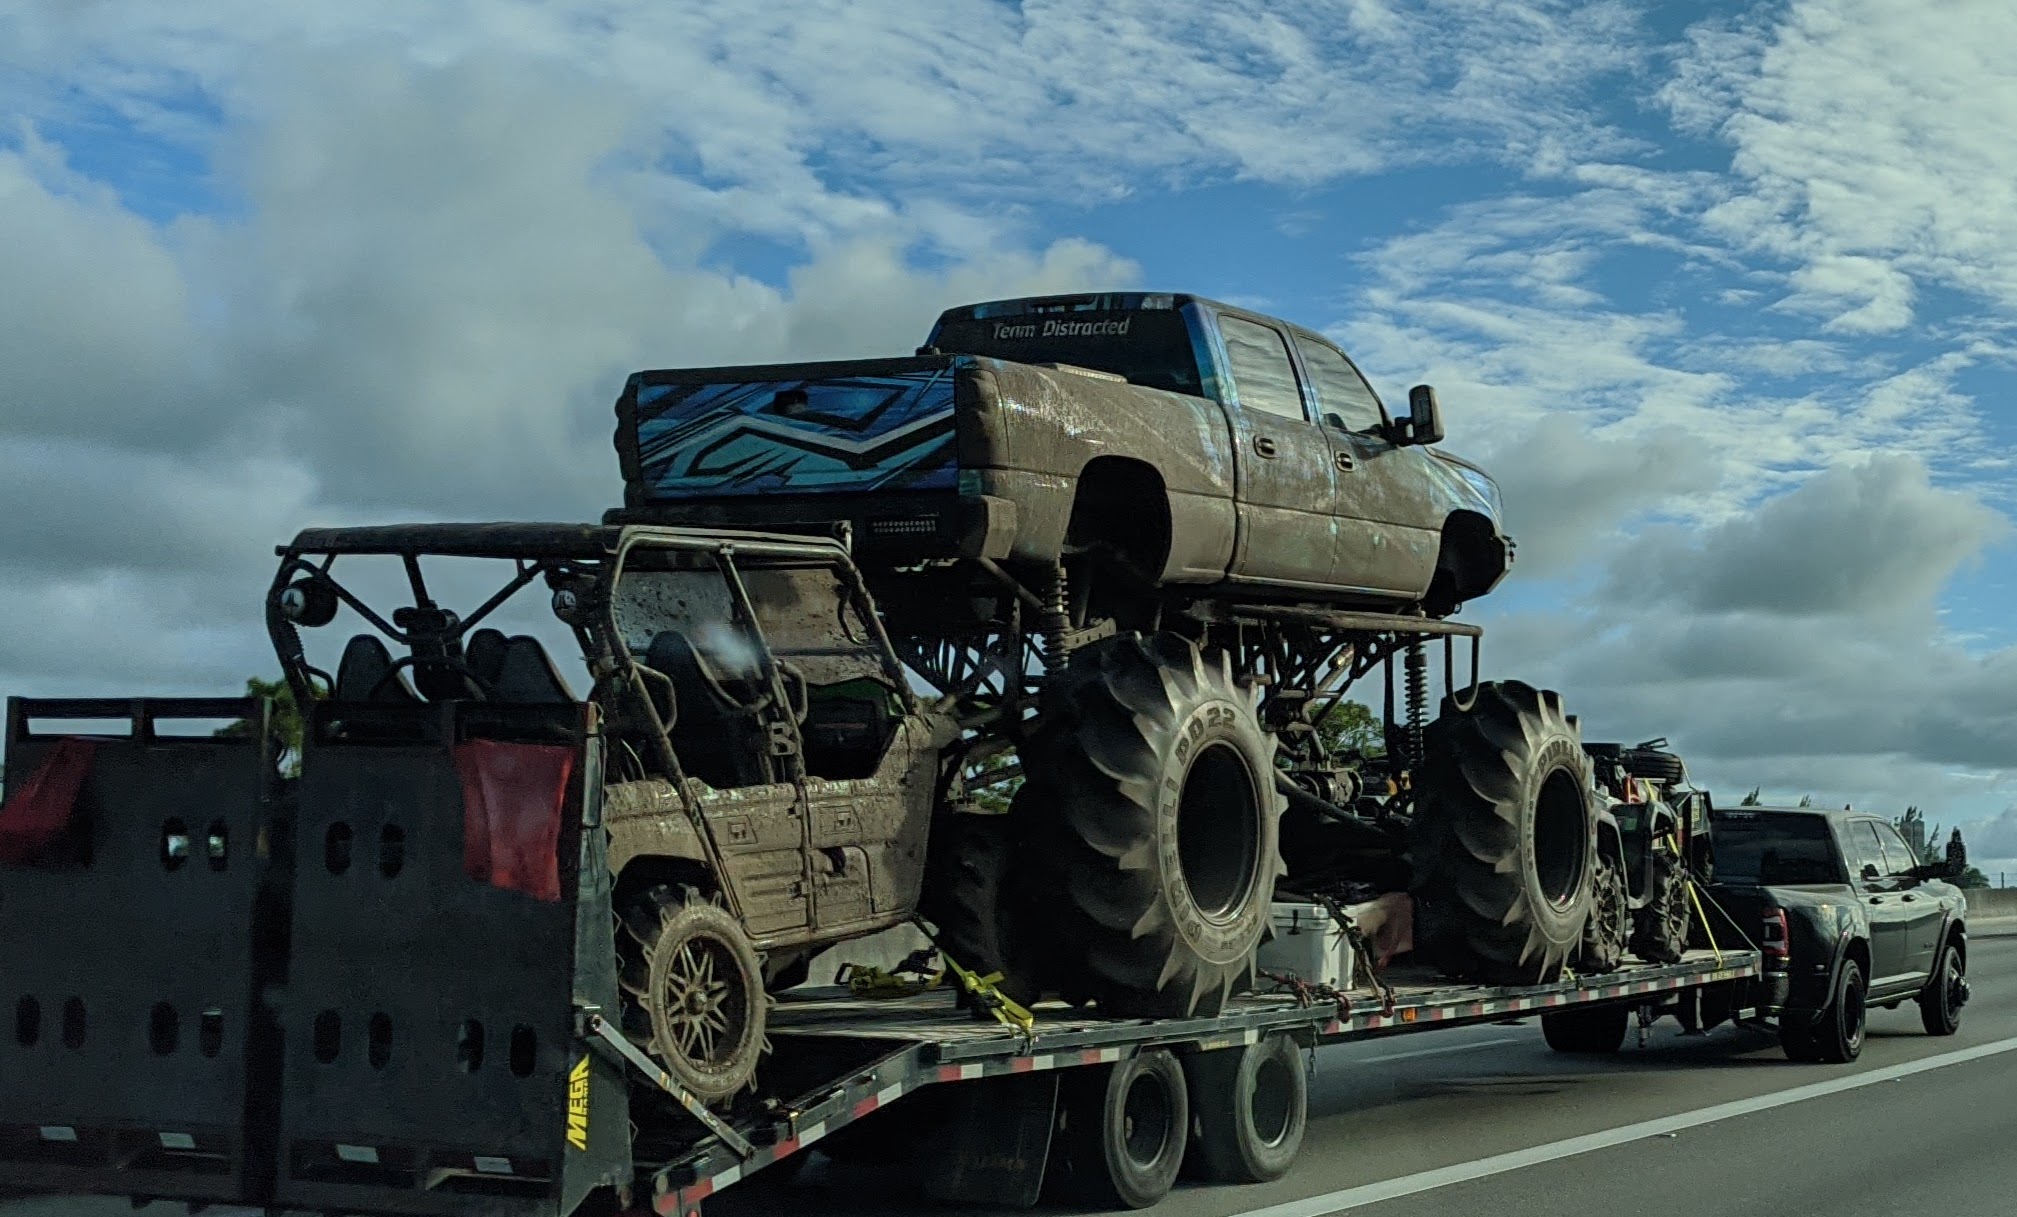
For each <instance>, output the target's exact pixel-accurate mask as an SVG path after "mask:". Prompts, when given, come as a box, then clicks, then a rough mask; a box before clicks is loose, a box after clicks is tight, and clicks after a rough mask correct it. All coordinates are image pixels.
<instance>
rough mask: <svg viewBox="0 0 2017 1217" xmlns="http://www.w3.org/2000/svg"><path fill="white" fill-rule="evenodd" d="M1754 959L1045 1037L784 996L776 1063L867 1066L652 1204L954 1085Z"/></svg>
mask: <svg viewBox="0 0 2017 1217" xmlns="http://www.w3.org/2000/svg"><path fill="white" fill-rule="evenodd" d="M1760 968H1761V962H1760V957H1759V955H1758V954H1757V953H1756V952H1751V951H1724V952H1721V953H1720V954H1717V953H1715V952H1711V951H1691V952H1689V953H1688V955H1687V956H1686V957H1685V958H1683V959H1682V960H1681V961H1680V962H1679V963H1674V964H1666V965H1643V966H1633V967H1628V968H1625V969H1623V970H1620V971H1618V972H1615V973H1610V974H1607V975H1605V976H1603V977H1598V978H1592V979H1587V980H1586V979H1581V978H1570V979H1565V980H1562V981H1558V982H1556V983H1554V984H1548V985H1535V986H1530V987H1521V988H1485V987H1480V986H1476V985H1456V984H1451V983H1449V982H1447V981H1438V980H1436V979H1433V978H1431V977H1430V976H1429V975H1428V974H1426V973H1409V972H1403V971H1399V970H1396V971H1395V972H1393V973H1392V974H1390V975H1389V976H1387V978H1386V979H1387V982H1388V985H1389V987H1390V989H1391V992H1392V994H1393V999H1394V1000H1393V1003H1392V1006H1391V1008H1388V1007H1387V1005H1386V1003H1385V1002H1384V1001H1383V1000H1382V999H1381V998H1380V996H1379V995H1378V994H1375V993H1372V992H1367V991H1355V992H1353V993H1350V994H1348V995H1346V998H1345V1000H1343V1001H1341V1002H1312V1003H1309V1004H1305V1002H1304V1001H1300V1000H1298V999H1297V998H1296V997H1295V996H1293V995H1289V994H1285V993H1269V994H1255V995H1249V996H1246V997H1241V998H1237V999H1235V1000H1234V1002H1233V1003H1232V1004H1231V1005H1230V1006H1229V1007H1228V1008H1227V1010H1226V1011H1225V1012H1224V1013H1222V1014H1220V1015H1219V1016H1217V1017H1214V1018H1194V1019H1091V1018H1084V1017H1073V1016H1071V1014H1070V1012H1069V1008H1068V1007H1065V1006H1063V1005H1061V1004H1048V1005H1042V1006H1038V1007H1036V1008H1035V1009H1034V1010H1033V1011H1032V1013H1034V1014H1035V1015H1036V1018H1037V1021H1036V1026H1035V1030H1034V1031H1033V1033H1031V1034H1029V1035H1024V1034H1023V1033H1022V1032H1021V1031H1020V1030H1019V1029H1013V1028H1009V1027H1005V1026H1003V1025H1001V1024H999V1023H996V1022H994V1021H991V1020H988V1021H983V1020H982V1019H979V1018H976V1017H975V1016H974V1015H973V1013H972V1012H970V1011H968V1010H964V1009H960V1008H958V1007H957V1006H956V1003H955V998H954V995H953V993H952V992H951V991H950V990H943V989H941V990H935V991H930V992H926V993H921V994H917V995H915V996H909V997H888V998H874V997H860V996H856V995H854V994H851V993H849V992H848V991H847V990H844V989H833V988H803V989H799V990H794V991H792V992H789V993H786V994H782V995H780V997H779V1000H778V1006H777V1009H776V1010H775V1011H774V1013H773V1016H772V1018H773V1021H772V1025H771V1026H772V1029H771V1038H772V1041H773V1044H774V1045H775V1046H776V1051H777V1054H778V1055H779V1056H780V1057H781V1058H785V1059H788V1058H789V1057H790V1056H791V1055H792V1053H793V1051H794V1050H795V1049H800V1050H808V1055H814V1056H822V1057H825V1058H826V1059H834V1058H836V1057H839V1056H841V1055H843V1053H845V1052H849V1051H851V1052H852V1053H853V1054H854V1058H855V1059H858V1060H860V1061H862V1065H861V1066H860V1068H858V1069H856V1070H853V1071H851V1072H849V1073H848V1074H847V1076H846V1077H845V1079H844V1080H840V1081H836V1082H833V1083H831V1084H828V1085H825V1086H821V1087H816V1088H813V1089H809V1090H807V1091H806V1092H805V1093H804V1094H803V1095H802V1096H801V1097H799V1098H798V1099H797V1100H795V1101H794V1102H792V1103H790V1104H788V1105H786V1107H785V1108H784V1109H783V1110H782V1111H781V1112H779V1113H778V1114H777V1116H776V1118H774V1119H772V1120H770V1121H769V1122H767V1123H761V1122H759V1123H754V1124H750V1123H744V1124H741V1125H739V1127H738V1129H737V1131H739V1132H740V1133H741V1134H742V1135H743V1136H745V1137H747V1138H748V1139H749V1140H750V1141H751V1142H752V1143H753V1145H754V1152H753V1153H752V1154H751V1155H750V1156H749V1157H748V1158H743V1157H740V1156H739V1155H738V1154H737V1153H736V1152H735V1151H734V1150H732V1149H731V1148H730V1147H729V1146H727V1145H726V1144H724V1143H723V1142H722V1141H721V1140H719V1139H718V1138H714V1137H708V1138H707V1139H705V1140H703V1141H700V1142H698V1143H696V1144H695V1145H693V1146H692V1148H691V1149H690V1150H689V1151H688V1152H686V1153H684V1154H682V1155H679V1156H677V1157H675V1158H673V1159H672V1160H670V1161H668V1162H665V1163H663V1164H661V1165H660V1166H659V1167H658V1168H657V1170H656V1171H655V1172H654V1184H655V1186H654V1191H655V1195H654V1196H653V1199H652V1207H653V1209H654V1210H655V1211H656V1212H657V1213H659V1214H660V1215H661V1217H697V1215H698V1214H699V1212H700V1205H701V1202H702V1201H704V1200H705V1199H707V1198H708V1197H709V1196H712V1195H714V1194H715V1193H717V1192H719V1191H721V1190H723V1189H724V1188H727V1187H730V1186H732V1185H733V1184H735V1183H737V1182H740V1181H741V1180H743V1179H745V1178H747V1177H749V1176H750V1175H753V1174H755V1173H756V1172H758V1171H760V1170H763V1169H764V1168H766V1167H768V1166H771V1165H773V1164H774V1163H777V1162H779V1161H781V1160H783V1159H785V1158H789V1157H791V1156H792V1155H794V1154H797V1153H799V1152H801V1151H803V1150H805V1149H807V1148H809V1147H810V1146H812V1145H813V1144H815V1143H816V1142H818V1141H820V1140H821V1139H823V1138H825V1137H828V1136H830V1135H832V1134H833V1133H835V1132H837V1131H838V1130H840V1129H841V1128H843V1127H846V1126H847V1125H849V1124H852V1123H854V1122H855V1121H857V1120H860V1119H863V1118H864V1117H866V1116H869V1115H872V1114H873V1113H875V1112H877V1111H879V1110H880V1109H882V1108H883V1107H886V1106H888V1105H889V1104H891V1103H894V1102H896V1101H897V1100H899V1099H901V1098H904V1097H905V1096H907V1095H910V1094H913V1093H915V1092H917V1091H920V1090H923V1089H924V1088H926V1087H928V1086H934V1085H938V1084H941V1083H947V1082H965V1081H973V1080H977V1079H981V1078H993V1077H1003V1076H1008V1075H1013V1074H1023V1073H1036V1072H1040V1071H1045V1070H1054V1069H1064V1068H1071V1067H1075V1066H1080V1065H1100V1064H1111V1063H1113V1062H1115V1061H1119V1060H1123V1059H1125V1058H1127V1057H1130V1056H1133V1055H1134V1054H1135V1053H1137V1052H1141V1051H1143V1050H1145V1049H1149V1048H1157V1047H1164V1048H1168V1047H1177V1048H1184V1049H1191V1050H1198V1051H1208V1050H1211V1049H1215V1048H1225V1047H1232V1046H1235V1045H1238V1044H1243V1043H1252V1042H1254V1041H1256V1040H1258V1039H1259V1038H1260V1037H1262V1036H1264V1035H1267V1034H1270V1033H1274V1032H1286V1033H1289V1034H1293V1035H1295V1036H1296V1037H1297V1038H1298V1040H1300V1041H1303V1042H1305V1043H1306V1045H1307V1046H1311V1047H1314V1046H1316V1045H1320V1044H1332V1043H1340V1042H1343V1041H1345V1040H1353V1039H1365V1038H1372V1037H1378V1036H1387V1035H1398V1034H1406V1033H1408V1032H1411V1031H1417V1030H1427V1029H1429V1028H1432V1027H1456V1026H1464V1025H1470V1024H1477V1023H1488V1022H1494V1021H1498V1020H1502V1019H1506V1018H1513V1017H1520V1016H1525V1015H1530V1014H1540V1013H1546V1012H1548V1011H1552V1010H1558V1009H1563V1008H1566V1007H1570V1006H1586V1005H1596V1004H1600V1003H1607V1002H1620V1001H1629V1000H1632V999H1635V998H1647V997H1657V996H1658V995H1660V994H1667V993H1679V992H1681V991H1684V990H1688V989H1696V988H1700V987H1703V986H1707V985H1712V984H1719V983H1725V982H1735V981H1743V980H1749V979H1751V978H1754V977H1756V976H1758V975H1759V973H1760Z"/></svg>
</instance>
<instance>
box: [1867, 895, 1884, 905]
mask: <svg viewBox="0 0 2017 1217" xmlns="http://www.w3.org/2000/svg"><path fill="white" fill-rule="evenodd" d="M1870 903H1872V904H1882V903H1884V897H1882V896H1872V897H1870Z"/></svg>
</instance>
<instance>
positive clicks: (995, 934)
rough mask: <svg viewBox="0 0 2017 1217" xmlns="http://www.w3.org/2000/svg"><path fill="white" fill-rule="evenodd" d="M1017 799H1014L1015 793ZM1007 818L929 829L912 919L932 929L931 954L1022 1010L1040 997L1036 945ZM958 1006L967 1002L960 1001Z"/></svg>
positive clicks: (1036, 929)
mask: <svg viewBox="0 0 2017 1217" xmlns="http://www.w3.org/2000/svg"><path fill="white" fill-rule="evenodd" d="M1018 794H1020V792H1018ZM1019 822H1020V817H1019V816H1017V815H1016V814H1015V812H1014V810H1012V811H1011V813H1010V814H1009V815H971V814H958V813H955V814H948V815H941V816H939V817H938V818H937V819H936V820H934V821H933V822H932V827H931V842H930V845H929V847H928V848H927V850H926V854H925V879H924V892H923V896H922V898H921V900H920V901H919V906H918V911H919V912H921V913H923V914H924V916H925V919H926V920H928V921H930V922H931V923H932V925H934V926H936V927H937V928H938V937H937V939H936V942H937V943H938V946H939V949H940V950H942V951H944V952H945V953H946V954H948V955H951V956H952V957H953V959H954V960H956V961H958V963H959V965H960V966H961V967H963V968H965V969H967V970H968V971H970V972H975V973H978V974H980V975H982V976H985V975H987V974H988V973H990V972H1000V973H1001V974H1002V979H1001V980H1000V981H998V982H996V987H997V988H999V989H1000V990H1001V991H1002V993H1003V994H1004V995H1005V996H1007V997H1008V998H1009V999H1010V1000H1011V1001H1014V1002H1016V1003H1018V1004H1020V1005H1024V1006H1027V1005H1029V1004H1030V1003H1031V1002H1033V1001H1035V1000H1037V998H1038V996H1039V995H1040V994H1041V992H1042V990H1043V982H1044V976H1043V966H1042V965H1043V958H1044V940H1045V939H1046V938H1047V937H1048V935H1047V934H1046V933H1045V931H1044V928H1043V926H1042V924H1041V922H1040V921H1039V913H1038V906H1037V901H1036V896H1035V893H1034V892H1033V891H1032V890H1031V884H1030V882H1029V873H1028V868H1027V864H1026V863H1025V861H1024V860H1023V859H1022V858H1020V857H1019V856H1018V851H1017V849H1016V843H1015V836H1014V832H1013V829H1015V828H1016V827H1017V826H1018V824H1019ZM961 1000H962V1001H963V1002H964V1001H968V1000H969V999H968V998H967V996H966V994H965V993H964V992H962V993H961Z"/></svg>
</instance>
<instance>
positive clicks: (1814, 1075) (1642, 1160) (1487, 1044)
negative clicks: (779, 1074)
mask: <svg viewBox="0 0 2017 1217" xmlns="http://www.w3.org/2000/svg"><path fill="white" fill-rule="evenodd" d="M1971 954H1972V958H1971V960H1970V967H1969V972H1970V976H1971V981H1972V984H1973V987H1974V996H1973V1000H1971V1001H1970V1003H1969V1005H1968V1007H1967V1009H1966V1010H1965V1011H1964V1013H1963V1020H1962V1028H1961V1031H1960V1033H1959V1034H1958V1035H1955V1036H1953V1037H1950V1038H1943V1039H1935V1038H1932V1037H1929V1036H1927V1035H1926V1034H1924V1032H1923V1031H1921V1029H1920V1027H1919V1016H1918V1012H1917V1010H1916V1009H1915V1008H1914V1007H1913V1006H1912V1005H1910V1004H1909V1003H1908V1004H1906V1005H1904V1006H1901V1007H1900V1008H1899V1009H1897V1010H1894V1011H1883V1010H1874V1011H1872V1012H1871V1017H1870V1029H1869V1036H1868V1040H1867V1042H1866V1044H1865V1046H1864V1050H1863V1055H1862V1059H1861V1060H1859V1061H1858V1062H1856V1063H1855V1064H1854V1065H1846V1066H1831V1065H1798V1064H1793V1063H1791V1062H1788V1061H1787V1060H1785V1059H1784V1057H1783V1055H1782V1054H1781V1053H1780V1051H1779V1048H1778V1043H1777V1041H1776V1039H1774V1038H1773V1037H1772V1036H1771V1035H1769V1034H1765V1033H1760V1032H1755V1031H1748V1030H1742V1029H1731V1028H1727V1027H1726V1028H1718V1029H1717V1030H1716V1031H1713V1032H1710V1033H1709V1034H1707V1035H1702V1036H1695V1037H1686V1036H1682V1035H1681V1034H1680V1033H1679V1032H1678V1030H1677V1029H1676V1027H1675V1026H1674V1024H1673V1023H1672V1022H1671V1021H1668V1022H1663V1023H1661V1024H1659V1025H1658V1026H1656V1027H1655V1028H1654V1029H1653V1031H1652V1032H1651V1037H1650V1039H1649V1041H1648V1042H1647V1044H1646V1046H1645V1047H1643V1048H1641V1047H1637V1046H1636V1045H1635V1044H1633V1043H1632V1041H1630V1040H1628V1041H1627V1046H1626V1048H1625V1050H1624V1051H1622V1052H1621V1053H1619V1054H1618V1055H1617V1056H1616V1057H1615V1058H1598V1059H1591V1058H1577V1057H1566V1056H1561V1055H1558V1054H1556V1053H1553V1052H1551V1051H1549V1049H1548V1048H1547V1046H1546V1045H1545V1044H1544V1043H1543V1042H1542V1039H1541V1033H1540V1028H1539V1024H1538V1022H1537V1021H1533V1020H1529V1021H1527V1022H1524V1023H1521V1024H1518V1025H1503V1024H1502V1025H1492V1026H1485V1027H1475V1028H1467V1029H1461V1030H1448V1031H1440V1032H1436V1033H1434V1034H1419V1033H1418V1034H1412V1035H1404V1036H1399V1037H1395V1038H1391V1039H1385V1040H1375V1041H1367V1042H1361V1043H1356V1044H1347V1045H1339V1046H1336V1047H1332V1048H1326V1049H1323V1050H1321V1051H1319V1052H1318V1054H1317V1073H1316V1077H1315V1079H1314V1081H1313V1083H1312V1087H1311V1094H1310V1104H1311V1109H1310V1126H1309V1133H1308V1136H1307V1138H1306V1140H1305V1141H1304V1144H1303V1151H1302V1154H1301V1156H1300V1157H1299V1158H1298V1160H1297V1163H1296V1166H1295V1168H1294V1169H1293V1170H1292V1171H1291V1172H1290V1173H1289V1175H1288V1176H1287V1177H1286V1178H1284V1179H1281V1180H1279V1181H1277V1182H1275V1183H1271V1184H1260V1185H1253V1186H1247V1187H1225V1186H1193V1185H1180V1186H1179V1187H1178V1189H1177V1190H1176V1191H1175V1192H1173V1193H1172V1194H1171V1195H1170V1196H1169V1197H1168V1198H1167V1199H1166V1200H1164V1201H1163V1203H1162V1204H1161V1205H1159V1206H1158V1207H1157V1208H1156V1209H1154V1210H1153V1212H1155V1213H1156V1214H1157V1217H1327V1215H1329V1214H1333V1213H1347V1212H1348V1213H1351V1214H1353V1215H1354V1217H1454V1215H1457V1214H1463V1215H1464V1217H1472V1215H1475V1214H1479V1213H1490V1214H1492V1215H1493V1217H1527V1215H1529V1214H1532V1215H1536V1217H1539V1215H1542V1214H1546V1215H1547V1217H1561V1215H1562V1214H1565V1213H1568V1214H1575V1213H1602V1214H1607V1215H1612V1214H1615V1215H1619V1217H1623V1215H1626V1214H1630V1215H1632V1217H1701V1215H1703V1214H1716V1215H1717V1217H1753V1215H1756V1217H1861V1215H1862V1214H1871V1215H1873V1217H1874V1215H1879V1214H1881V1215H1882V1217H1904V1215H1910V1214H1919V1213H1938V1214H1941V1215H1942V1217H1969V1215H1971V1214H1985V1215H1999V1217H2000V1215H2003V1214H2013V1213H2017V1154H2013V1153H2012V1152H2011V1147H2012V1143H2013V1141H2017V937H1996V938H1984V939H1981V940H1979V941H1977V942H1975V943H1973V944H1972V952H1971ZM914 1184H915V1179H914V1177H913V1176H912V1175H911V1174H909V1173H908V1172H905V1171H900V1170H883V1171H875V1170H868V1169H864V1168H846V1169H843V1168H839V1167H836V1166H834V1165H833V1164H831V1163H828V1162H826V1161H825V1160H824V1159H823V1157H821V1156H818V1155H814V1156H812V1157H811V1158H810V1160H809V1162H808V1164H807V1166H806V1168H805V1169H804V1170H802V1171H800V1172H799V1173H798V1174H797V1177H796V1178H793V1179H790V1180H785V1179H777V1180H765V1179H762V1178H758V1179H753V1180H750V1181H749V1182H747V1183H745V1184H743V1185H741V1186H738V1187H736V1188H733V1189H731V1190H730V1191H728V1192H726V1193H724V1194H723V1195H721V1196H719V1197H716V1198H715V1199H714V1200H713V1201H711V1202H710V1203H709V1205H708V1207H707V1217H769V1215H772V1214H790V1215H792V1217H803V1215H810V1214H835V1215H836V1217H840V1215H849V1217H852V1215H867V1214H878V1215H883V1214H887V1215H890V1217H964V1215H965V1214H973V1215H974V1217H978V1215H979V1214H982V1213H990V1214H993V1213H999V1212H1001V1211H1002V1210H999V1209H980V1208H975V1209H959V1208H945V1207H934V1206H927V1205H925V1204H923V1203H922V1202H920V1201H916V1200H914V1199H911V1198H909V1197H910V1195H911V1194H912V1192H913V1190H914ZM153 1211H157V1212H162V1213H170V1212H180V1211H181V1210H180V1206H175V1207H174V1208H173V1209H169V1208H158V1209H156V1210H153ZM130 1212H131V1210H130V1209H129V1208H128V1207H127V1206H126V1205H125V1204H124V1203H123V1202H114V1201H102V1200H82V1199H46V1200H34V1201H23V1202H17V1203H15V1204H11V1205H10V1204H0V1217H114V1215H115V1214H124V1213H130Z"/></svg>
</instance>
